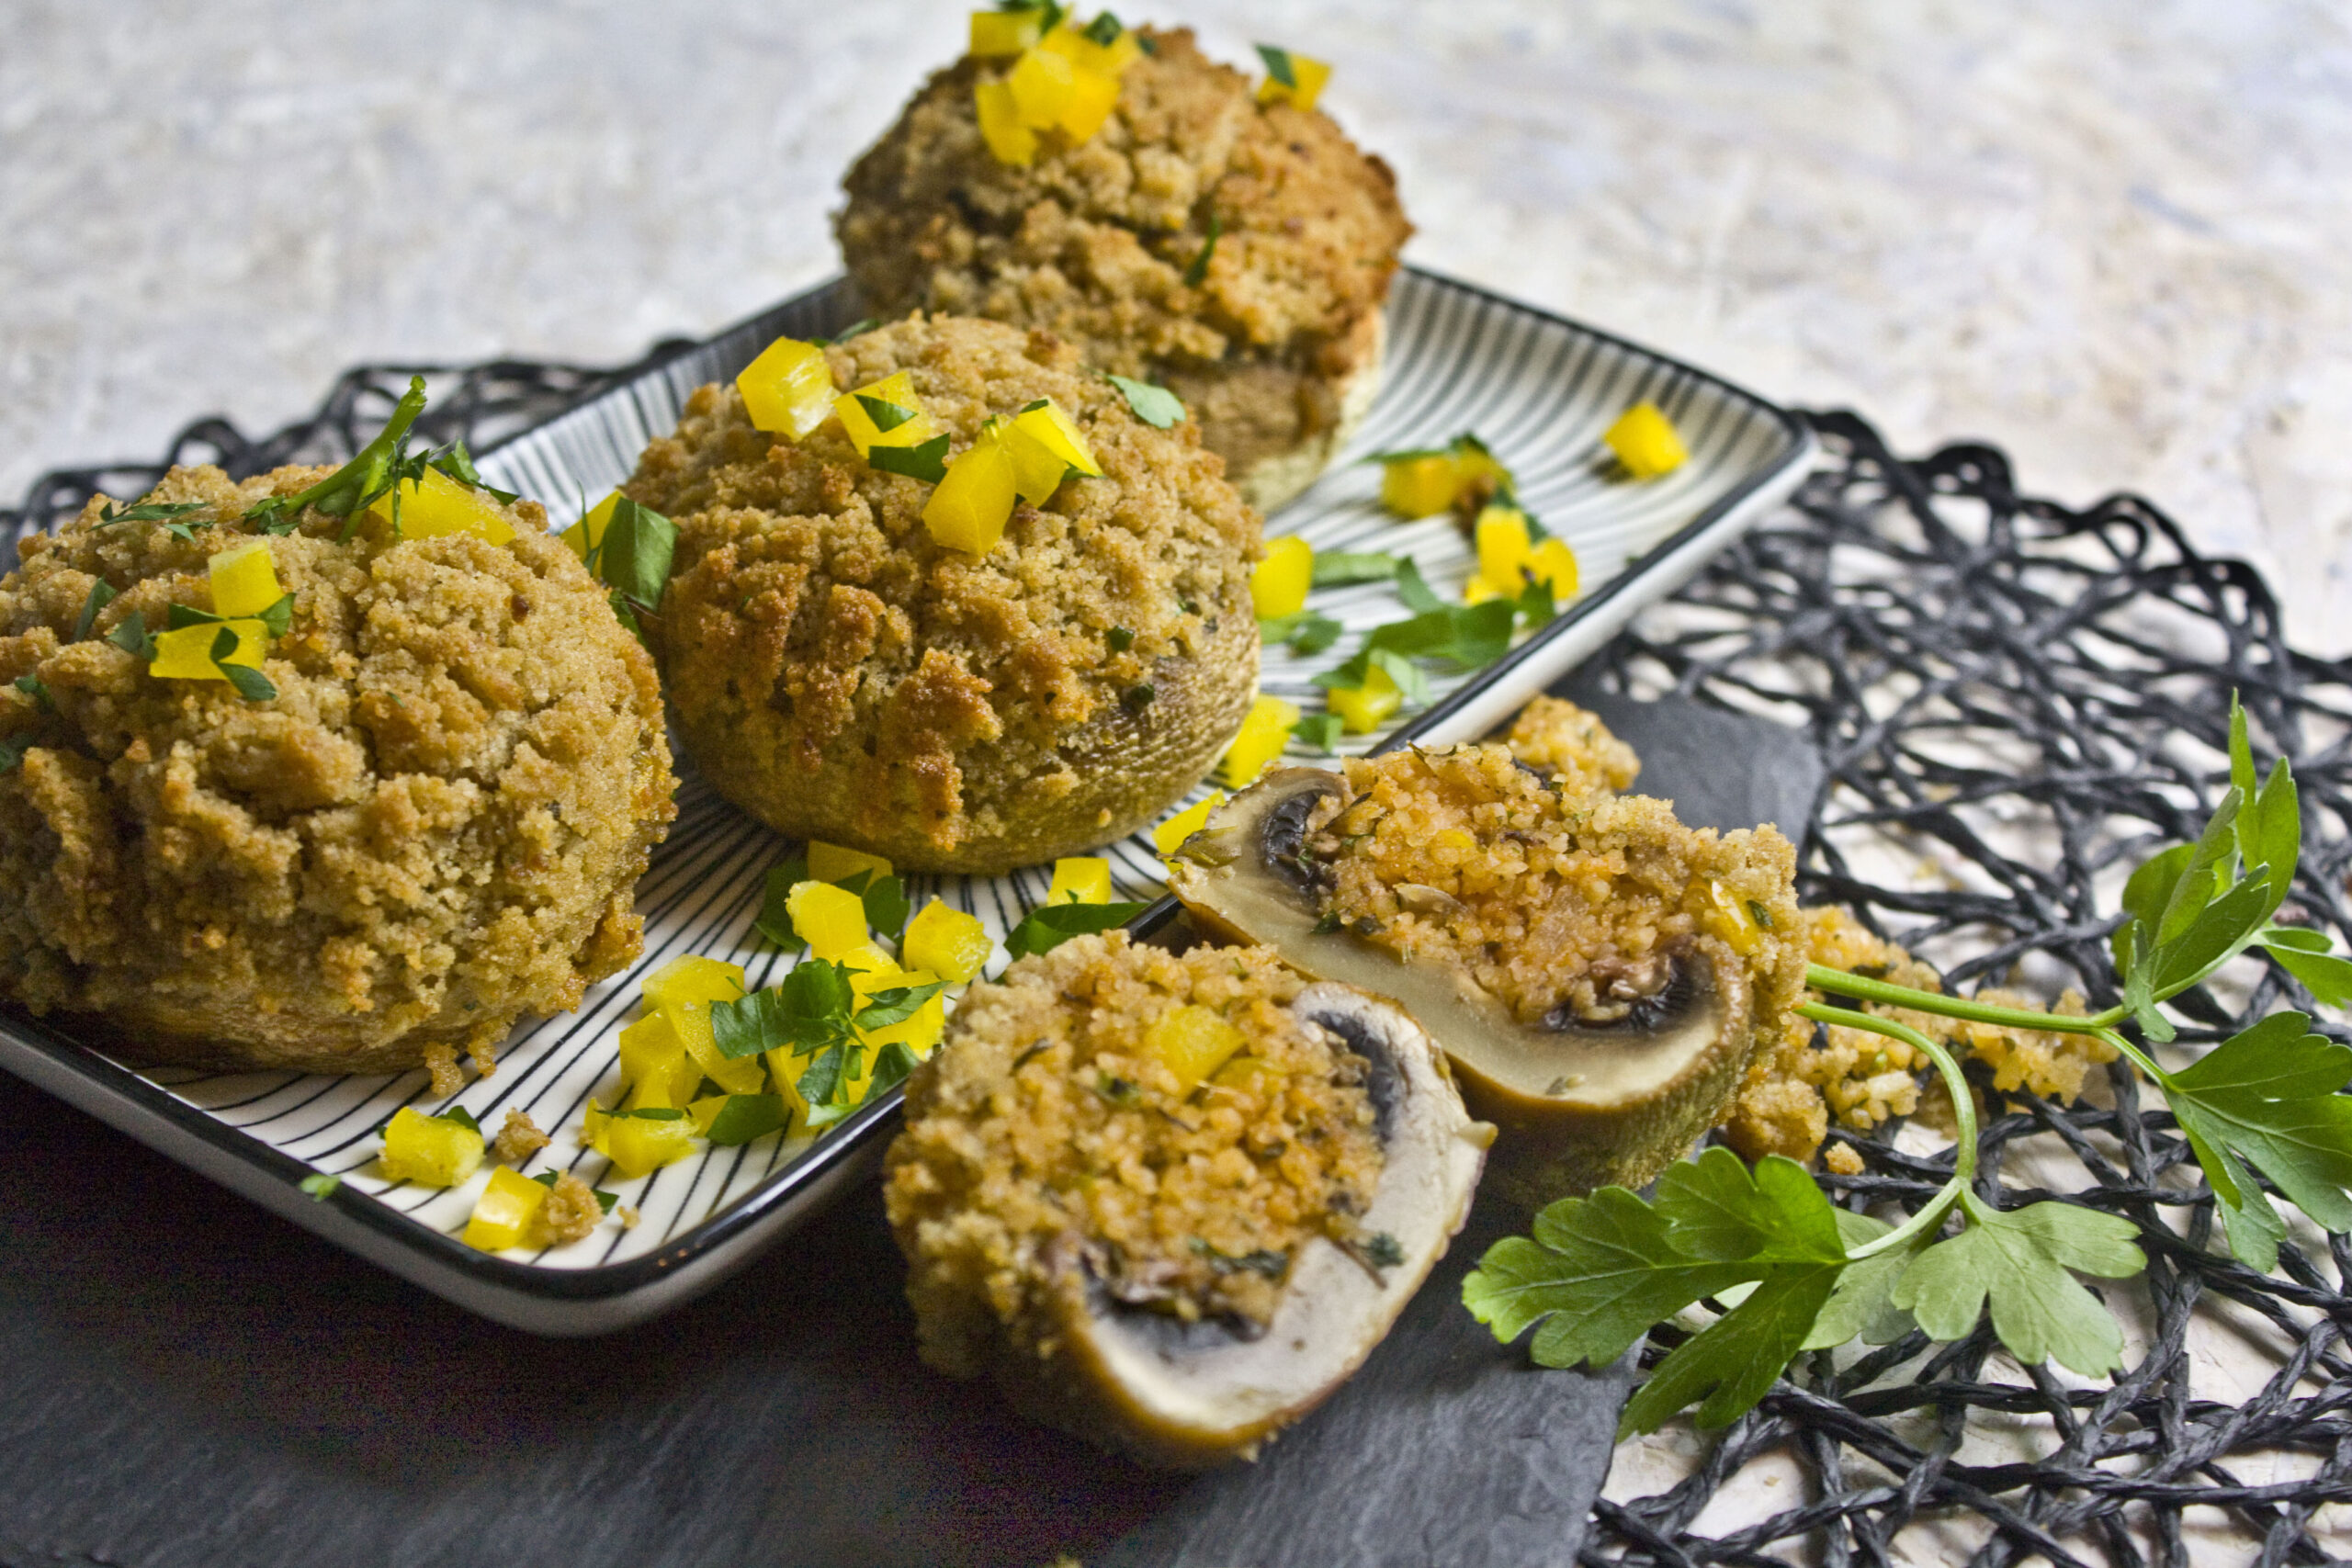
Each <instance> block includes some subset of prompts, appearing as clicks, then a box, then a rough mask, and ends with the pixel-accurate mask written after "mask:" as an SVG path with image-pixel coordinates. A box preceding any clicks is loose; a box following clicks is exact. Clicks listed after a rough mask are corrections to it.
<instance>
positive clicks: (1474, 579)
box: [1462, 571, 1517, 604]
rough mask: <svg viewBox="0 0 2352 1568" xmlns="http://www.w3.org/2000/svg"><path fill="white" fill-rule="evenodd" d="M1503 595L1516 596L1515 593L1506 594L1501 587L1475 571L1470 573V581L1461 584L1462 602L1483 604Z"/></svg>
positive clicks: (1503, 596)
mask: <svg viewBox="0 0 2352 1568" xmlns="http://www.w3.org/2000/svg"><path fill="white" fill-rule="evenodd" d="M1505 597H1511V598H1516V597H1517V595H1516V594H1511V595H1506V594H1505V593H1504V592H1503V591H1502V590H1501V589H1499V588H1498V587H1496V586H1495V585H1494V584H1493V583H1491V582H1489V581H1487V580H1486V579H1485V578H1484V577H1482V576H1480V575H1479V574H1478V573H1476V572H1475V571H1474V572H1472V573H1471V574H1470V581H1467V582H1465V583H1464V584H1463V585H1462V598H1463V602H1464V604H1485V603H1486V602H1487V600H1489V599H1501V598H1505Z"/></svg>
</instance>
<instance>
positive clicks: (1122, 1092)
mask: <svg viewBox="0 0 2352 1568" xmlns="http://www.w3.org/2000/svg"><path fill="white" fill-rule="evenodd" d="M1093 1089H1094V1092H1095V1093H1096V1094H1098V1095H1100V1096H1102V1098H1103V1100H1105V1101H1106V1102H1108V1103H1109V1104H1112V1105H1115V1106H1117V1107H1118V1108H1119V1109H1120V1110H1122V1111H1133V1110H1134V1109H1135V1108H1136V1107H1137V1106H1138V1105H1141V1104H1142V1103H1143V1091H1142V1090H1141V1089H1137V1088H1136V1086H1135V1085H1134V1083H1132V1082H1131V1081H1129V1080H1128V1079H1126V1078H1123V1077H1114V1076H1113V1075H1111V1074H1107V1073H1106V1074H1104V1075H1103V1076H1102V1077H1098V1078H1096V1079H1095V1080H1094V1084H1093Z"/></svg>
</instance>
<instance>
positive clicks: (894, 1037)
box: [858, 969, 947, 1059]
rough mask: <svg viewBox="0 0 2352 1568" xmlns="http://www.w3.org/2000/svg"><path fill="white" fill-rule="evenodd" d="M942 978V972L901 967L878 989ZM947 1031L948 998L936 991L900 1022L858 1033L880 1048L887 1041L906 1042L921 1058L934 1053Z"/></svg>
mask: <svg viewBox="0 0 2352 1568" xmlns="http://www.w3.org/2000/svg"><path fill="white" fill-rule="evenodd" d="M938 980H939V976H936V975H934V974H933V973H932V972H931V971H930V970H928V969H910V970H901V971H899V973H898V974H896V975H893V976H889V977H888V979H887V980H886V981H885V982H884V983H883V984H882V985H880V986H877V987H875V989H876V990H894V989H896V988H898V987H902V986H929V985H934V984H936V983H937V982H938ZM872 994H873V993H872V992H870V991H869V992H867V993H866V995H868V996H871V995H872ZM945 1032H947V1002H946V998H944V996H943V995H941V994H940V993H937V992H933V994H932V995H931V996H930V997H927V998H924V1000H923V1003H922V1006H920V1007H918V1008H917V1009H915V1010H914V1011H913V1012H911V1013H909V1014H908V1015H907V1016H906V1017H905V1018H903V1019H901V1020H899V1021H898V1022H896V1023H886V1024H884V1025H882V1026H881V1027H880V1028H878V1029H865V1030H860V1031H859V1032H858V1034H859V1037H860V1038H862V1039H863V1040H865V1042H866V1043H868V1044H869V1045H872V1046H874V1047H876V1049H879V1048H880V1047H882V1046H884V1045H893V1044H895V1045H904V1046H905V1047H907V1049H908V1050H910V1051H912V1052H913V1053H914V1054H915V1055H916V1057H917V1058H918V1059H920V1058H922V1057H924V1056H928V1055H931V1052H932V1048H933V1046H935V1045H937V1044H938V1043H939V1040H940V1036H941V1035H943V1034H944V1033H945Z"/></svg>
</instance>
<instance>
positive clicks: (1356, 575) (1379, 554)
mask: <svg viewBox="0 0 2352 1568" xmlns="http://www.w3.org/2000/svg"><path fill="white" fill-rule="evenodd" d="M1403 559H1404V558H1403V557H1401V556H1392V555H1390V554H1389V553H1388V552H1387V551H1385V550H1318V551H1317V552H1316V555H1315V576H1314V580H1313V585H1314V586H1315V587H1317V588H1352V587H1354V586H1355V585H1356V584H1357V583H1360V582H1388V581H1394V580H1395V578H1396V576H1397V566H1398V564H1399V563H1400V562H1401V561H1402V560H1403Z"/></svg>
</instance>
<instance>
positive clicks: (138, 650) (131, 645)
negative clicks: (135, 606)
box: [107, 610, 155, 664]
mask: <svg viewBox="0 0 2352 1568" xmlns="http://www.w3.org/2000/svg"><path fill="white" fill-rule="evenodd" d="M107 641H108V642H110V643H112V644H114V645H115V646H116V647H117V648H119V649H122V650H123V652H125V653H128V654H130V656H131V657H132V658H134V659H142V660H146V661H147V662H149V663H151V664H152V663H153V662H154V660H155V639H154V638H153V637H149V636H148V635H147V617H146V616H145V615H142V614H141V612H139V611H137V610H133V611H131V612H130V614H129V615H125V616H123V618H122V619H121V620H119V621H117V622H116V623H115V627H114V630H112V631H110V632H108V633H107Z"/></svg>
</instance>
